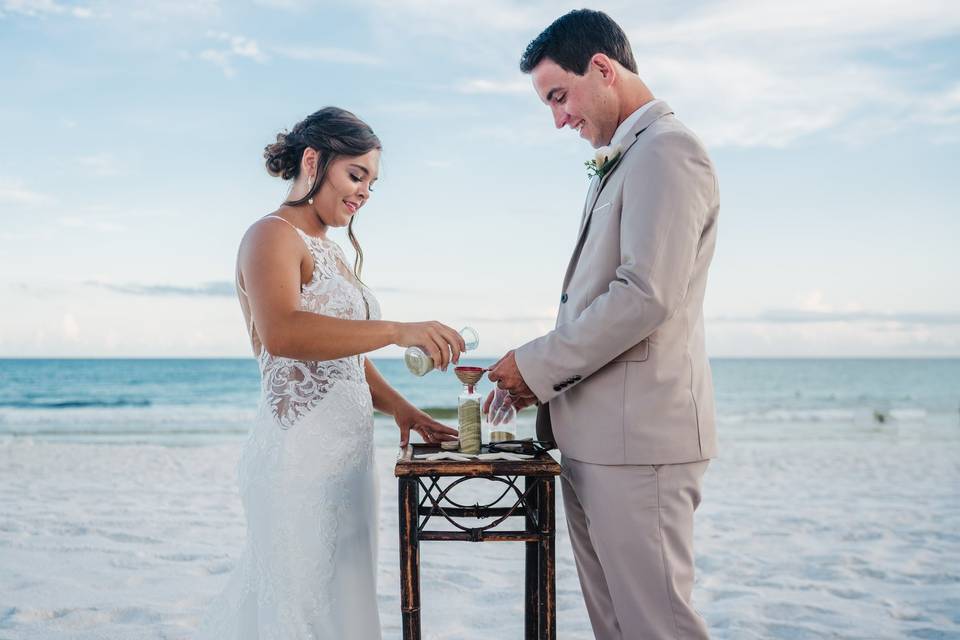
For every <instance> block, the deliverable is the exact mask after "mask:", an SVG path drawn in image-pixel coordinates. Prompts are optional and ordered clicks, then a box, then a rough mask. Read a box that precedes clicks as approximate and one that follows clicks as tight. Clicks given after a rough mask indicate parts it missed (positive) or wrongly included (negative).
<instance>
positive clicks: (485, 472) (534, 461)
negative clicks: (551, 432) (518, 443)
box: [393, 442, 560, 478]
mask: <svg viewBox="0 0 960 640" xmlns="http://www.w3.org/2000/svg"><path fill="white" fill-rule="evenodd" d="M440 451H441V449H440V447H439V446H438V445H432V444H424V443H419V442H418V443H411V444H408V445H407V446H406V447H402V448H401V449H400V455H399V456H398V457H397V465H396V467H395V468H394V471H393V473H394V475H395V476H396V477H398V478H403V477H418V476H557V475H560V465H559V464H558V463H557V461H556V460H554V458H553V456H552V455H550V453H549V452H547V451H540V452H538V453H537V454H536V455H535V456H534V457H533V458H530V459H529V460H469V461H461V460H415V459H414V456H416V455H421V454H429V453H438V452H440Z"/></svg>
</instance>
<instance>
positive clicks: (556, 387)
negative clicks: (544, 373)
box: [553, 384, 563, 391]
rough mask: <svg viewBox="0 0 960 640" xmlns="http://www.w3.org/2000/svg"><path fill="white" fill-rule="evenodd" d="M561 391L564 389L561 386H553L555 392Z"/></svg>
mask: <svg viewBox="0 0 960 640" xmlns="http://www.w3.org/2000/svg"><path fill="white" fill-rule="evenodd" d="M561 389H563V387H561V386H560V385H559V384H555V385H553V390H554V391H560V390H561Z"/></svg>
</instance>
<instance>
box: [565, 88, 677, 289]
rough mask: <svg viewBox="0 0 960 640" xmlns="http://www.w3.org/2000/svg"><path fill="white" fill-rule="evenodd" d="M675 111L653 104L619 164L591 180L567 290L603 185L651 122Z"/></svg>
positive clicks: (630, 135)
mask: <svg viewBox="0 0 960 640" xmlns="http://www.w3.org/2000/svg"><path fill="white" fill-rule="evenodd" d="M671 113H673V109H671V108H670V105H668V104H667V103H666V102H662V101H661V102H659V103H658V104H655V105H653V106H652V107H650V109H648V110H647V112H646V113H644V114H643V115H642V116H641V117H640V119H639V120H637V122H636V124H634V125H633V127H632V128H631V129H630V133H628V134H627V137H626V138H625V140H624V142H623V143H622V144H623V148H622V149H621V150H620V159H619V160H618V161H617V164H616V165H614V166H613V168H612V169H610V171H608V172H607V173H605V174H604V175H603V178H599V179H598V178H594V179H593V180H592V181H591V182H590V190H589V191H588V192H587V201H586V203H585V205H584V210H583V217H582V218H581V220H580V232H579V234H578V235H577V244H576V246H575V247H574V249H573V255H572V256H571V257H570V262H569V263H568V264H567V273H566V274H565V275H564V278H563V289H564V291H566V289H567V285H568V284H569V283H570V278H572V277H573V272H574V270H575V269H576V266H577V262H579V260H580V251H581V250H582V249H583V243H584V241H585V240H586V237H587V230H588V229H589V227H590V217H591V215H592V214H593V207H594V206H595V205H596V204H597V199H598V198H599V197H600V192H601V191H602V190H603V186H604V185H605V184H606V183H607V181H608V180H609V179H610V176H612V175H613V174H614V173H616V172H617V170H618V169H619V168H620V167H621V166H622V165H623V162H624V160H625V159H626V155H627V151H629V150H630V147H632V146H633V145H634V144H635V143H636V141H637V140H638V139H639V138H640V134H642V133H643V132H644V131H646V130H647V127H649V126H650V125H651V124H653V123H654V122H656V121H657V120H659V119H660V118H662V117H663V116H665V115H668V114H671Z"/></svg>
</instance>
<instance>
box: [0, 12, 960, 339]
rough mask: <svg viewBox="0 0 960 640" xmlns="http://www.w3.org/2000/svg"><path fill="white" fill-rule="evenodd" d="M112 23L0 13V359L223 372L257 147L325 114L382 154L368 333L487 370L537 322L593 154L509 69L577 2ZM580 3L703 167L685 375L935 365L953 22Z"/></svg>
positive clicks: (948, 173)
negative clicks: (447, 335)
mask: <svg viewBox="0 0 960 640" xmlns="http://www.w3.org/2000/svg"><path fill="white" fill-rule="evenodd" d="M137 4H140V3H137ZM133 5H134V3H128V2H109V1H90V2H65V1H56V0H46V1H38V0H36V1H28V0H20V1H2V0H0V7H2V8H0V75H2V77H3V80H2V87H3V98H2V99H0V135H2V140H3V145H2V146H0V261H2V262H0V264H2V266H3V268H2V270H0V296H2V299H3V303H2V305H0V309H2V311H0V356H8V357H19V356H49V357H57V356H243V355H246V354H247V353H249V348H248V346H247V344H246V341H245V335H244V329H243V324H242V321H241V317H240V313H239V310H238V306H237V303H236V300H235V297H234V295H233V293H232V286H231V280H232V276H233V265H234V259H235V253H236V247H237V244H238V242H239V239H240V237H241V236H242V234H243V232H244V230H245V229H246V227H247V226H248V225H249V224H250V223H251V222H252V221H254V220H255V219H256V218H258V217H259V216H261V215H263V214H265V213H268V212H269V211H272V210H273V209H274V208H275V207H276V206H277V205H278V204H279V203H280V202H281V201H282V199H283V197H284V194H285V188H286V187H285V184H284V183H283V182H281V181H280V180H278V179H275V178H271V177H269V176H268V175H267V174H266V172H265V171H264V169H263V164H262V159H261V153H262V149H263V146H264V145H265V144H267V143H268V142H270V141H271V139H272V138H273V136H274V135H275V134H276V133H277V132H278V131H280V130H281V129H284V128H288V127H290V126H292V125H293V124H294V123H295V122H296V121H297V120H299V119H300V118H302V117H303V116H305V115H306V114H308V113H310V112H312V111H314V110H316V109H318V108H320V107H322V106H325V105H330V104H333V105H338V106H342V107H345V108H348V109H350V110H352V111H354V112H355V113H357V114H358V115H359V116H361V117H362V118H364V119H366V120H367V121H368V122H369V123H370V124H371V125H372V126H373V128H374V129H375V130H376V132H377V133H378V135H379V136H380V137H381V139H382V141H383V143H384V154H383V166H382V171H381V180H380V182H379V184H378V189H377V191H376V194H375V196H374V197H373V199H372V200H371V203H370V205H369V206H367V207H365V208H364V210H363V212H362V213H361V215H360V219H359V220H358V223H357V233H358V235H359V237H360V240H361V243H362V244H363V246H364V251H365V254H366V266H365V271H364V278H365V280H366V281H367V282H368V283H369V284H370V285H371V286H372V287H373V288H374V289H375V290H376V291H377V292H378V294H379V297H380V299H381V304H382V306H383V309H384V314H385V316H386V317H387V318H390V319H395V320H411V321H412V320H425V319H437V320H441V321H443V322H446V323H448V324H451V325H454V326H462V325H463V324H465V323H470V324H472V325H473V326H475V327H476V328H477V329H478V330H479V331H480V334H481V348H480V353H481V354H482V355H487V356H497V355H500V353H502V352H503V351H504V350H506V349H508V348H510V347H513V346H516V345H517V344H519V343H522V342H524V341H526V340H529V339H531V338H533V337H535V336H537V335H539V334H540V333H542V332H544V331H546V330H548V329H549V328H551V327H552V325H553V317H554V313H555V311H556V306H557V303H558V299H559V294H560V283H561V279H562V275H563V271H564V269H565V266H566V262H567V259H568V257H569V254H570V251H571V249H572V246H573V243H574V240H575V235H576V230H577V225H578V222H579V215H580V211H581V207H582V202H583V197H584V195H585V191H586V187H587V177H586V174H585V171H584V167H583V161H584V160H585V159H587V158H589V157H590V156H591V150H590V149H589V147H588V146H587V144H586V143H585V142H584V141H582V140H580V139H579V138H577V136H576V134H574V133H573V132H570V131H562V132H558V131H555V130H554V129H553V126H552V121H551V118H550V113H549V111H548V110H547V109H546V107H544V106H543V105H542V104H540V102H539V101H538V99H537V98H536V95H535V94H534V92H533V90H532V89H531V88H530V84H529V78H528V77H527V76H524V75H523V74H521V73H520V72H519V71H518V70H517V60H518V58H519V54H520V53H521V52H522V50H523V48H524V47H525V45H526V44H527V42H529V40H530V39H532V38H533V37H535V36H536V35H537V34H538V33H539V32H540V30H541V29H542V28H543V27H544V26H546V25H547V24H549V22H550V21H551V20H553V19H554V18H556V17H557V16H559V15H560V14H562V13H564V12H565V11H567V10H569V9H571V8H575V7H576V6H580V5H579V4H576V5H575V4H570V3H563V2H550V3H544V2H507V1H502V0H494V1H492V2H486V3H480V4H478V3H474V2H467V1H459V0H457V1H447V2H426V1H423V0H390V1H387V0H382V1H380V0H375V1H372V2H366V3H351V4H346V3H331V2H308V1H306V0H303V1H298V0H286V1H282V0H276V1H260V2H235V3H234V2H231V3H228V2H218V1H215V0H206V1H198V0H192V1H189V2H186V1H185V2H179V1H178V0H167V1H164V2H156V3H143V6H144V7H145V8H134V6H133ZM594 8H598V9H603V10H605V11H607V12H608V13H610V14H611V15H612V16H613V17H614V18H615V19H616V20H617V21H618V22H619V23H620V24H621V25H622V26H623V27H624V29H625V30H626V31H627V33H628V35H629V36H630V38H631V42H632V43H633V46H634V51H635V54H636V57H637V60H638V64H639V67H640V75H641V77H643V78H644V80H645V81H646V82H647V83H648V85H649V86H650V87H651V89H652V90H653V92H654V93H655V94H656V95H657V96H658V97H660V98H663V99H665V100H667V101H668V102H669V103H670V104H671V106H672V107H673V108H674V110H675V111H676V113H677V115H678V117H680V118H681V119H682V120H683V121H684V122H686V123H687V124H688V125H689V126H690V127H691V128H692V129H693V130H694V131H696V132H697V133H698V134H699V135H700V136H701V138H703V140H704V142H705V144H706V145H707V148H708V149H709V151H710V153H711V155H712V157H713V158H714V161H715V163H716V165H717V169H718V172H719V176H720V184H721V194H722V195H721V203H722V204H721V215H720V232H719V241H718V247H717V253H716V257H715V259H714V264H713V268H712V270H711V277H710V284H709V286H708V292H707V301H706V309H705V311H706V317H707V339H708V350H709V351H710V353H711V354H712V355H714V356H908V355H916V356H931V355H954V356H955V355H960V295H958V294H960V286H958V285H957V276H958V275H960V252H958V251H957V249H956V246H957V240H958V238H960V220H958V215H957V214H958V208H960V207H958V204H957V203H958V202H960V179H958V174H957V168H956V167H957V164H958V163H957V158H958V157H960V73H958V69H960V44H958V43H960V39H958V36H960V4H957V3H955V2H933V1H926V0H914V1H912V2H909V3H905V2H886V1H873V2H843V1H828V0H813V1H811V2H806V3H786V2H784V3H780V2H762V1H758V2H747V1H732V2H712V3H662V2H636V1H632V2H609V3H605V4H603V5H594ZM333 237H334V238H335V239H342V238H343V236H342V234H339V233H334V235H333ZM344 244H346V246H348V244H347V243H344ZM398 352H399V350H397V349H386V350H384V351H383V352H381V354H380V355H397V353H398Z"/></svg>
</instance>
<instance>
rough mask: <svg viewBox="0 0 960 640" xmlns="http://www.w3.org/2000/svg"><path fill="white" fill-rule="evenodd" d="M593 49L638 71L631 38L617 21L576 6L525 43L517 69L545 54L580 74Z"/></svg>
mask: <svg viewBox="0 0 960 640" xmlns="http://www.w3.org/2000/svg"><path fill="white" fill-rule="evenodd" d="M595 53H602V54H604V55H606V56H607V57H608V58H610V59H611V60H616V61H617V62H619V63H620V64H622V65H623V66H624V67H626V68H627V69H629V70H630V71H632V72H634V73H636V72H637V61H636V60H634V59H633V50H632V49H631V48H630V41H629V40H627V34H626V33H624V32H623V29H621V28H620V25H618V24H617V23H616V22H614V21H613V18H611V17H610V16H608V15H607V14H605V13H603V12H602V11H591V10H590V9H577V10H575V11H571V12H570V13H568V14H566V15H564V16H560V17H559V18H557V19H556V20H554V21H553V24H551V25H550V26H549V27H547V28H546V29H544V30H543V33H541V34H540V35H538V36H537V37H536V38H534V40H533V41H532V42H531V43H530V44H528V45H527V50H526V51H524V52H523V56H521V58H520V70H521V71H523V72H524V73H530V72H531V71H533V69H534V67H536V66H537V65H538V64H540V63H541V62H542V61H543V59H544V58H550V59H551V60H553V61H554V62H556V63H557V64H558V65H560V67H561V68H563V69H566V70H567V71H570V72H573V73H575V74H577V75H578V76H582V75H583V74H585V73H586V72H587V67H588V66H589V65H590V58H592V57H593V55H594V54H595Z"/></svg>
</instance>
